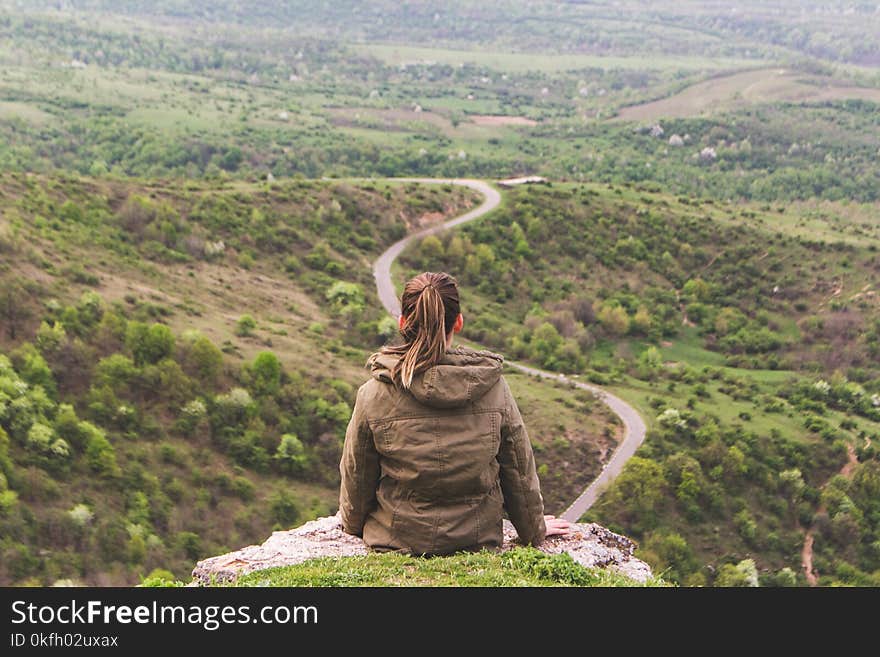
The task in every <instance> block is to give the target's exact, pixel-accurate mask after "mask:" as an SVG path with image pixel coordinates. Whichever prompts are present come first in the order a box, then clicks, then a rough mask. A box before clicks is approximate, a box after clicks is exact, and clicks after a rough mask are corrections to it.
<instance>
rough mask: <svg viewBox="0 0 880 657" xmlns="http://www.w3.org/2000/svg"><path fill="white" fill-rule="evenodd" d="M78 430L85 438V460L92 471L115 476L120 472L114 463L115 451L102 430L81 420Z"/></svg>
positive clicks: (103, 475) (105, 475) (106, 475)
mask: <svg viewBox="0 0 880 657" xmlns="http://www.w3.org/2000/svg"><path fill="white" fill-rule="evenodd" d="M80 431H81V432H82V433H83V434H84V435H86V436H87V438H86V462H87V463H88V464H89V468H91V470H92V472H95V473H96V474H98V475H101V476H102V477H115V476H117V475H119V474H120V471H119V466H118V465H117V463H116V451H115V450H114V449H113V445H111V444H110V441H109V440H107V437H106V436H105V435H104V432H103V431H101V430H100V429H99V428H98V427H96V426H95V425H93V424H92V423H90V422H81V423H80Z"/></svg>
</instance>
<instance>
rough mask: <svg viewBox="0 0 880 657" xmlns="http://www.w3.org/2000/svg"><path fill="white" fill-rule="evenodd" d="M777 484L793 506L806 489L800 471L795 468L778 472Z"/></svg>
mask: <svg viewBox="0 0 880 657" xmlns="http://www.w3.org/2000/svg"><path fill="white" fill-rule="evenodd" d="M779 483H780V485H781V486H782V490H783V491H784V492H785V493H786V495H788V499H789V500H790V501H791V502H792V503H794V504H797V503H798V502H799V501H800V500H801V497H802V496H803V494H804V490H805V489H806V487H807V484H806V483H805V482H804V478H803V475H802V474H801V471H800V470H798V469H797V468H792V469H791V470H783V471H782V472H780V473H779Z"/></svg>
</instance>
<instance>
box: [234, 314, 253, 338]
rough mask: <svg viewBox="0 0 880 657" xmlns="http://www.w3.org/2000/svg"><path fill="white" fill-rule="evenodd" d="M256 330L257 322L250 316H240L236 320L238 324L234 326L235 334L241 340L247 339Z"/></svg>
mask: <svg viewBox="0 0 880 657" xmlns="http://www.w3.org/2000/svg"><path fill="white" fill-rule="evenodd" d="M256 328H257V320H255V319H254V318H253V317H251V316H250V315H242V316H241V317H239V318H238V322H237V323H236V325H235V334H236V335H237V336H239V337H242V338H243V337H247V336H249V335H251V334H252V333H253V331H254V329H256Z"/></svg>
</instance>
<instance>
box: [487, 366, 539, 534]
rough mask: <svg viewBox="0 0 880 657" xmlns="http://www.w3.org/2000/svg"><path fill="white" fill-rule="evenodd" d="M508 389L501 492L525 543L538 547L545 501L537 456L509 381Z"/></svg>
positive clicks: (501, 453)
mask: <svg viewBox="0 0 880 657" xmlns="http://www.w3.org/2000/svg"><path fill="white" fill-rule="evenodd" d="M502 385H503V386H504V395H505V410H504V417H503V419H502V423H501V445H500V448H499V450H498V463H499V464H500V465H501V472H500V474H501V492H502V494H503V495H504V507H505V509H507V515H508V516H510V521H511V522H512V523H513V526H514V527H515V528H516V532H517V534H519V537H520V540H522V542H523V543H526V544H531V545H538V544H539V543H541V541H543V540H544V537H545V535H546V532H547V527H546V525H545V523H544V498H543V497H542V496H541V485H540V483H539V482H538V473H537V471H536V470H535V455H534V453H533V452H532V443H531V442H530V441H529V434H528V432H527V431H526V427H525V424H524V423H523V419H522V416H521V415H520V412H519V407H518V406H517V405H516V400H514V398H513V395H512V394H511V392H510V387H509V386H508V385H507V381H505V380H504V378H503V377H502Z"/></svg>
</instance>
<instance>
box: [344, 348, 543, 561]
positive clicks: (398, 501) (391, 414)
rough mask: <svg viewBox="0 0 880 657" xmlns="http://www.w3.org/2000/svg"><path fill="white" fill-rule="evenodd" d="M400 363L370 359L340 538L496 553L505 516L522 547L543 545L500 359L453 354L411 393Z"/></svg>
mask: <svg viewBox="0 0 880 657" xmlns="http://www.w3.org/2000/svg"><path fill="white" fill-rule="evenodd" d="M397 359H398V356H395V355H389V354H380V355H378V356H376V357H374V358H373V359H372V361H371V368H372V372H371V373H372V379H370V380H369V381H367V382H366V383H365V384H364V385H362V386H361V387H360V389H359V390H358V394H357V400H356V402H355V406H354V412H353V413H352V416H351V420H350V422H349V424H348V430H347V432H346V435H345V445H344V447H343V452H342V461H341V463H340V465H339V471H340V474H341V476H342V486H341V489H340V495H339V510H340V515H341V518H342V527H343V529H344V531H346V532H347V533H349V534H354V535H356V536H362V537H363V539H364V542H365V543H366V544H367V545H368V546H370V547H371V548H373V549H374V550H378V551H385V550H400V551H404V552H409V553H412V554H448V553H451V552H455V551H457V550H471V549H481V548H489V549H493V548H497V547H499V546H500V545H501V542H502V532H501V520H502V515H503V513H502V512H503V510H506V511H507V514H508V516H509V517H510V520H511V522H512V523H513V525H514V527H515V528H516V530H517V532H518V533H519V536H520V539H521V540H522V541H523V542H525V543H531V544H538V543H540V542H541V541H542V540H543V539H544V536H545V533H546V526H545V523H544V501H543V498H542V497H541V489H540V484H539V482H538V475H537V473H536V471H535V459H534V455H533V453H532V446H531V443H530V442H529V436H528V433H527V432H526V428H525V426H524V424H523V420H522V416H521V415H520V412H519V409H518V408H517V405H516V402H515V401H514V399H513V396H512V395H511V393H510V388H509V387H508V385H507V381H505V380H504V377H503V376H501V368H502V362H503V358H502V356H500V355H498V354H494V353H492V352H488V351H474V350H473V349H468V348H465V347H458V348H455V349H450V350H449V351H448V352H447V354H446V356H445V357H444V358H443V360H442V361H441V362H440V363H439V364H438V365H436V366H434V367H431V368H430V369H428V370H426V371H424V372H422V373H420V374H417V375H416V376H415V377H414V378H413V383H412V386H411V389H410V391H406V390H404V389H402V388H401V387H399V386H397V385H395V384H394V383H393V382H392V379H391V369H392V368H393V367H394V364H395V363H396V362H397Z"/></svg>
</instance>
